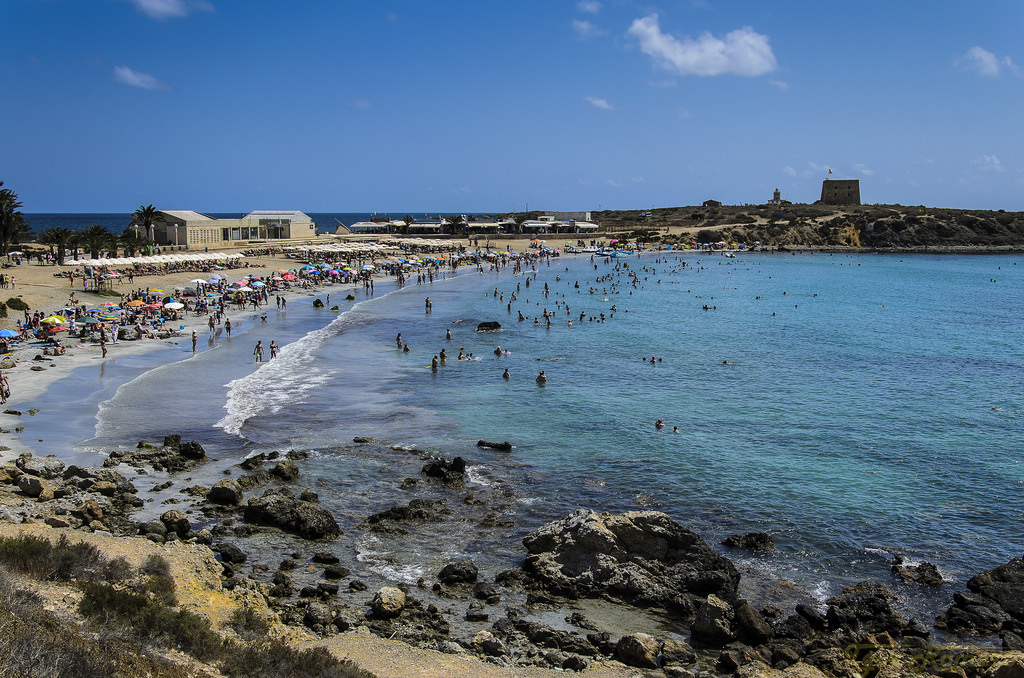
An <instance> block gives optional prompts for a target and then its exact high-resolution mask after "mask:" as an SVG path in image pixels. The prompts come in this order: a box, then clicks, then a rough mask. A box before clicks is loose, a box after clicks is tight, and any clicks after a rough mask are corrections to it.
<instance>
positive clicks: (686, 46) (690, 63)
mask: <svg viewBox="0 0 1024 678" xmlns="http://www.w3.org/2000/svg"><path fill="white" fill-rule="evenodd" d="M626 35H627V36H629V37H631V38H635V39H636V40H637V41H638V42H639V43H640V49H641V51H643V53H644V54H647V55H648V56H650V57H651V58H653V59H654V61H655V63H656V64H657V65H659V66H661V67H662V68H665V69H667V70H670V71H675V72H676V73H678V74H680V75H726V74H731V75H743V76H754V75H763V74H764V73H770V72H771V71H774V70H775V68H776V66H777V64H776V62H775V55H774V54H773V53H772V48H771V45H769V44H768V37H767V36H765V35H761V34H760V33H756V32H755V31H754V29H752V28H750V27H749V26H745V27H743V28H740V29H738V30H735V31H732V32H730V33H727V34H726V35H725V38H724V39H721V38H716V37H715V36H713V35H711V34H710V33H704V34H702V35H701V36H700V37H699V38H697V39H696V40H693V39H691V38H685V39H684V40H678V39H677V38H676V37H674V36H672V35H669V34H667V33H662V32H661V27H660V26H659V25H658V15H657V14H650V15H648V16H645V17H643V18H641V19H636V20H634V21H633V24H632V25H631V26H630V27H629V31H627V33H626Z"/></svg>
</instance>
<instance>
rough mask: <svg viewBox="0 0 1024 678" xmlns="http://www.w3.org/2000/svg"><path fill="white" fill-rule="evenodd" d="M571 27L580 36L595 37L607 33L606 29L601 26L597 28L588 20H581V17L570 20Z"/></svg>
mask: <svg viewBox="0 0 1024 678" xmlns="http://www.w3.org/2000/svg"><path fill="white" fill-rule="evenodd" d="M572 29H573V30H574V31H576V35H578V36H579V37H581V38H596V37H598V36H601V35H605V34H606V33H608V31H606V30H604V29H603V28H598V27H597V26H595V25H594V24H592V23H590V22H589V21H583V20H581V19H573V20H572Z"/></svg>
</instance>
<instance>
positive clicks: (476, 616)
mask: <svg viewBox="0 0 1024 678" xmlns="http://www.w3.org/2000/svg"><path fill="white" fill-rule="evenodd" d="M488 619H490V615H488V614H487V612H486V611H485V610H484V604H483V603H481V602H480V601H478V600H474V601H473V602H472V603H470V604H469V608H467V609H466V621H469V622H485V621H487V620H488Z"/></svg>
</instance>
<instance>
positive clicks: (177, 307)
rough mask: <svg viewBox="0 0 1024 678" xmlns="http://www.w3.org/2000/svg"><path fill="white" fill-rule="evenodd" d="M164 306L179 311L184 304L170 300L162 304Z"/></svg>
mask: <svg viewBox="0 0 1024 678" xmlns="http://www.w3.org/2000/svg"><path fill="white" fill-rule="evenodd" d="M164 308H169V309H171V310H172V311H180V310H181V309H183V308H185V304H182V303H180V302H177V301H172V302H171V303H169V304H164Z"/></svg>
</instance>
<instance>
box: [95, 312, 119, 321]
mask: <svg viewBox="0 0 1024 678" xmlns="http://www.w3.org/2000/svg"><path fill="white" fill-rule="evenodd" d="M96 319H97V320H99V321H100V322H105V323H116V322H117V321H118V320H120V319H121V318H120V316H119V315H117V314H116V313H97V314H96Z"/></svg>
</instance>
